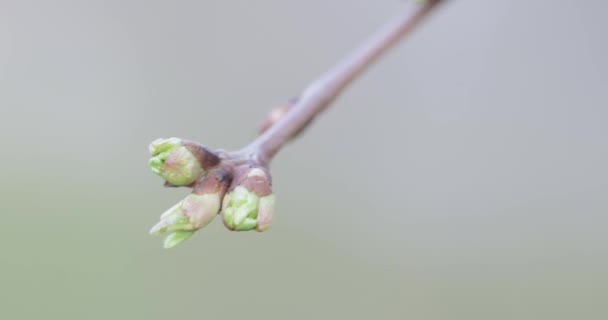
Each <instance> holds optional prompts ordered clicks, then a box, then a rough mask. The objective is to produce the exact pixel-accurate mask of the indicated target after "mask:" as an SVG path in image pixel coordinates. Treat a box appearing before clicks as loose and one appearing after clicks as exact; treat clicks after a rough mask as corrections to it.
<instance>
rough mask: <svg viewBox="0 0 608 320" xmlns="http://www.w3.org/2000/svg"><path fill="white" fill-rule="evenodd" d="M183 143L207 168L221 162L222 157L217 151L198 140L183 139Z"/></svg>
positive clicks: (204, 167)
mask: <svg viewBox="0 0 608 320" xmlns="http://www.w3.org/2000/svg"><path fill="white" fill-rule="evenodd" d="M182 145H183V146H184V147H186V148H187V149H188V150H189V151H190V152H192V154H193V155H194V157H196V159H197V160H198V161H199V162H200V164H201V166H202V167H203V169H205V170H209V169H210V168H212V167H215V166H216V165H217V164H218V163H220V158H219V157H218V156H217V155H216V154H215V153H213V152H211V151H210V150H209V149H207V148H206V147H204V146H202V145H200V144H198V143H196V142H193V141H188V140H182Z"/></svg>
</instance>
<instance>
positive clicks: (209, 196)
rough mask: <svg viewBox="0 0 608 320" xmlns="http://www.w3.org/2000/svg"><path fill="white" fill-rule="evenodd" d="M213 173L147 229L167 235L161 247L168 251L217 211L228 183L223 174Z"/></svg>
mask: <svg viewBox="0 0 608 320" xmlns="http://www.w3.org/2000/svg"><path fill="white" fill-rule="evenodd" d="M221 170H222V169H219V170H214V171H212V172H210V173H209V175H208V176H207V177H205V179H203V180H202V181H201V182H199V183H198V184H197V185H196V186H195V187H194V189H193V193H191V194H189V195H188V196H187V197H186V198H185V199H183V200H182V201H180V202H179V203H178V204H176V205H175V206H173V207H171V208H170V209H169V210H167V211H166V212H165V213H163V214H162V215H161V216H160V222H158V223H157V224H156V225H155V226H154V227H152V229H151V230H150V233H151V234H154V235H160V234H163V233H166V232H171V234H169V236H168V237H167V239H165V248H171V247H174V246H175V245H177V244H179V243H180V242H182V241H184V240H186V239H187V238H189V237H190V236H191V235H192V234H194V232H195V231H197V230H199V229H201V228H203V227H205V226H206V225H207V224H209V223H210V222H211V220H213V218H215V216H216V215H217V214H218V213H219V211H220V206H221V202H222V198H223V196H224V194H225V192H226V189H227V187H228V185H229V183H230V177H229V175H227V173H224V171H222V173H218V171H221Z"/></svg>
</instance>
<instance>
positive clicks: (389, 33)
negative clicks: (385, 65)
mask: <svg viewBox="0 0 608 320" xmlns="http://www.w3.org/2000/svg"><path fill="white" fill-rule="evenodd" d="M441 2H442V1H441V0H429V1H424V2H423V3H419V2H418V3H416V2H410V3H409V4H407V7H406V8H405V9H404V11H403V13H402V14H401V15H399V16H398V17H397V18H396V19H395V20H393V21H391V22H389V23H387V24H386V25H385V26H384V27H382V28H381V29H380V30H379V31H378V32H377V33H376V34H375V35H373V36H372V37H371V38H370V39H368V41H366V42H365V43H363V44H362V45H361V46H360V47H359V48H357V49H356V50H355V51H354V52H353V53H352V54H351V55H349V56H348V57H346V58H345V59H344V60H343V61H341V62H340V63H339V64H338V65H336V66H335V67H334V68H332V69H331V70H329V71H328V72H327V73H325V74H323V75H322V76H321V77H319V78H318V79H317V80H315V81H314V82H312V83H311V84H310V85H309V86H308V87H307V88H306V89H305V90H304V91H303V93H302V94H301V95H300V96H299V98H298V99H297V100H296V101H295V102H294V104H293V105H292V106H291V107H290V109H289V112H286V113H285V114H284V116H283V117H282V118H280V119H278V120H277V121H276V123H275V124H274V125H272V126H271V127H269V128H268V130H266V131H264V132H263V133H262V134H261V135H260V136H258V137H257V139H255V140H254V141H253V142H252V143H251V144H249V145H248V146H247V147H246V148H244V149H243V151H244V152H245V154H246V155H247V156H248V157H250V158H251V159H252V160H254V161H255V162H259V163H261V164H268V163H269V162H270V161H271V160H272V158H273V157H274V155H275V154H276V153H277V152H278V151H279V150H280V149H281V147H283V146H284V145H285V144H286V143H287V141H289V140H290V138H292V137H294V136H295V135H297V133H298V132H300V131H302V130H303V129H304V128H305V127H306V126H308V124H310V122H311V121H312V120H313V119H314V118H315V117H316V116H317V115H318V114H319V113H321V112H322V111H323V110H325V108H327V107H328V106H329V105H330V104H331V102H332V101H333V100H334V99H335V98H336V97H337V96H338V95H339V94H340V93H341V92H342V91H343V90H344V88H346V87H347V86H348V84H350V83H351V82H352V81H353V80H355V79H356V78H357V77H358V76H359V75H360V74H361V73H362V72H363V71H364V70H365V69H366V68H367V67H368V66H370V65H371V64H372V63H373V62H374V61H375V60H376V59H377V58H378V57H380V56H381V55H382V54H383V53H384V52H386V51H387V50H388V49H389V48H391V47H392V46H393V45H394V44H396V43H397V42H398V41H399V40H400V39H401V38H403V37H404V36H405V35H406V34H408V33H410V31H412V30H413V29H414V27H415V26H417V25H418V24H419V23H420V22H421V21H422V20H423V18H424V17H426V16H427V14H428V13H429V12H430V11H432V9H433V8H435V7H436V5H437V4H439V3H441Z"/></svg>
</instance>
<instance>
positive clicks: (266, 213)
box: [222, 168, 275, 232]
mask: <svg viewBox="0 0 608 320" xmlns="http://www.w3.org/2000/svg"><path fill="white" fill-rule="evenodd" d="M274 202H275V198H274V194H272V190H271V187H270V180H269V178H268V175H267V174H266V172H264V171H263V170H261V169H259V168H254V169H252V170H250V171H249V172H248V173H247V175H246V177H245V178H244V179H243V180H242V181H241V182H240V183H239V184H238V185H237V186H236V187H235V188H234V189H233V190H232V191H230V192H228V193H227V194H226V196H225V197H224V201H223V205H222V208H223V209H222V218H223V221H224V224H225V225H226V227H227V228H228V229H230V230H235V231H249V230H254V229H255V230H257V231H260V232H261V231H264V230H266V229H268V228H269V227H270V224H271V221H272V214H273V212H274Z"/></svg>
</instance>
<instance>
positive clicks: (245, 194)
mask: <svg viewBox="0 0 608 320" xmlns="http://www.w3.org/2000/svg"><path fill="white" fill-rule="evenodd" d="M150 153H151V155H152V158H151V159H150V161H149V166H150V169H151V170H152V171H153V172H154V173H156V174H157V175H159V176H161V177H162V178H163V179H165V181H166V184H167V185H169V186H189V187H192V193H190V194H189V195H188V196H186V197H185V198H184V199H183V200H181V201H180V202H178V203H177V204H176V205H174V206H173V207H171V208H170V209H169V210H167V211H166V212H165V213H163V214H162V215H161V216H160V221H159V222H158V223H157V224H156V225H155V226H154V227H152V229H151V230H150V233H151V234H154V235H161V234H164V233H168V234H169V235H168V236H167V237H166V239H165V242H164V246H165V248H172V247H174V246H176V245H177V244H179V243H181V242H182V241H184V240H186V239H188V238H189V237H191V236H192V235H193V234H194V233H195V232H196V231H197V230H199V229H201V228H203V227H205V226H206V225H208V224H209V223H210V222H211V221H212V220H213V218H215V216H216V215H218V214H219V213H221V214H222V220H223V222H224V225H225V226H226V227H227V228H228V229H230V230H234V231H249V230H257V231H260V232H261V231H264V230H266V229H268V228H269V227H270V223H271V220H272V214H273V211H274V202H275V199H274V194H273V193H272V189H271V182H270V177H269V175H268V173H267V171H266V170H265V169H263V168H262V167H259V166H255V165H250V164H247V165H246V166H244V167H243V165H240V166H237V167H234V166H233V165H231V164H230V163H228V164H224V163H222V161H221V160H220V158H219V157H218V156H217V155H216V154H215V153H213V152H212V151H210V150H208V149H207V148H205V147H203V146H201V145H198V144H196V143H193V142H189V141H185V140H182V139H178V138H170V139H158V140H156V141H154V142H152V143H151V144H150Z"/></svg>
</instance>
